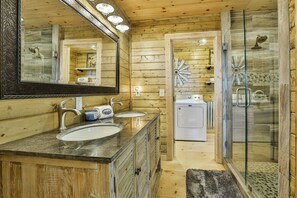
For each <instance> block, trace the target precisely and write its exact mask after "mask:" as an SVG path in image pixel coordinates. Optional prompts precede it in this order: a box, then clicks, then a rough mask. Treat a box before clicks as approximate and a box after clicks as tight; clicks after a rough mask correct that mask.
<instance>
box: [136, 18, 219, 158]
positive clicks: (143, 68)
mask: <svg viewBox="0 0 297 198" xmlns="http://www.w3.org/2000/svg"><path fill="white" fill-rule="evenodd" d="M213 30H220V15H219V14H207V15H198V16H196V17H180V18H174V19H167V20H158V21H157V20H153V21H145V22H142V23H138V24H133V27H132V30H131V32H132V39H131V42H132V44H131V48H132V49H131V65H132V76H131V78H132V79H131V85H132V86H131V93H132V96H131V97H132V106H133V109H134V110H140V111H145V112H147V113H149V114H150V113H155V112H160V114H161V126H160V127H161V151H162V153H163V154H164V153H166V141H167V140H166V138H167V132H166V113H165V112H166V102H165V96H159V89H165V59H164V58H165V51H164V47H165V46H164V45H165V43H164V35H165V34H169V33H186V32H202V31H213ZM137 86H140V88H141V95H140V96H135V87H137ZM165 94H166V93H165Z"/></svg>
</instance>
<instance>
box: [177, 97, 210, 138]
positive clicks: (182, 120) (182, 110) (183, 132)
mask: <svg viewBox="0 0 297 198" xmlns="http://www.w3.org/2000/svg"><path fill="white" fill-rule="evenodd" d="M174 114H175V127H174V132H175V140H190V141H206V137H207V136H206V130H207V129H206V127H207V125H206V103H205V102H204V101H203V96H202V95H190V96H184V95H177V96H176V99H175V112H174Z"/></svg>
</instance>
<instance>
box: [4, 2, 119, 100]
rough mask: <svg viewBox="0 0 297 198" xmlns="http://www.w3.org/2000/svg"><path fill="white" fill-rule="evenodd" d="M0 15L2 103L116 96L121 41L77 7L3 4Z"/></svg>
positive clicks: (45, 4)
mask: <svg viewBox="0 0 297 198" xmlns="http://www.w3.org/2000/svg"><path fill="white" fill-rule="evenodd" d="M0 15H1V23H0V31H1V32H0V33H1V36H0V37H1V38H0V39H1V40H0V41H1V42H0V48H1V50H0V77H1V78H0V97H1V99H14V98H38V97H60V96H83V95H108V94H118V93H119V37H118V36H117V35H116V34H115V33H113V32H112V31H111V30H109V29H108V28H107V27H106V26H105V25H104V24H103V23H101V22H100V21H99V20H98V19H97V18H96V17H95V16H94V15H93V14H92V13H90V12H89V11H88V10H87V9H86V8H85V7H84V6H83V5H82V4H80V3H79V2H78V1H75V0H52V1H44V0H1V2H0ZM75 41H76V42H77V43H76V44H77V45H75V44H70V43H69V42H75ZM80 42H83V43H80ZM65 43H68V44H67V45H68V46H67V45H66V46H63V45H64V44H65ZM79 44H81V45H79ZM63 49H64V52H63ZM65 49H67V51H68V54H69V56H66V54H67V53H66V52H65ZM74 54H75V55H74ZM66 59H67V60H66ZM74 63H75V64H74Z"/></svg>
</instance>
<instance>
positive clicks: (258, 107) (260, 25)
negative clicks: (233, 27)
mask: <svg viewBox="0 0 297 198" xmlns="http://www.w3.org/2000/svg"><path fill="white" fill-rule="evenodd" d="M245 32H246V67H247V75H246V76H247V81H248V82H247V84H248V89H249V90H251V97H250V99H249V100H250V105H249V106H248V107H247V111H248V112H251V115H250V117H248V118H247V123H248V125H249V126H250V127H249V128H248V130H247V175H246V179H247V183H248V185H249V186H250V187H252V191H255V192H256V193H257V195H258V196H259V197H277V195H278V191H277V190H278V93H279V86H278V83H279V82H278V79H279V75H278V74H279V65H278V29H277V10H259V11H250V10H246V11H245Z"/></svg>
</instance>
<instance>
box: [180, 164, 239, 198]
mask: <svg viewBox="0 0 297 198" xmlns="http://www.w3.org/2000/svg"><path fill="white" fill-rule="evenodd" d="M186 185H187V198H226V197H228V198H242V197H243V196H242V195H241V192H240V190H239V188H238V187H237V185H236V183H235V181H234V179H233V178H232V176H231V174H230V173H228V172H226V171H218V170H196V169H188V170H187V177H186Z"/></svg>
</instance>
